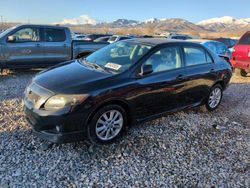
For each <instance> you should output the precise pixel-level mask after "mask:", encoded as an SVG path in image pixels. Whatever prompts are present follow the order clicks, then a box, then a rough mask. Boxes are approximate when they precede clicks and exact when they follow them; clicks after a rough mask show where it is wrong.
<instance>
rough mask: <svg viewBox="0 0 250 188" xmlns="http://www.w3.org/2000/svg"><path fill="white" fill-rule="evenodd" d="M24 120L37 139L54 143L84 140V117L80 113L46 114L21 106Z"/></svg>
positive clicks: (42, 111) (46, 112)
mask: <svg viewBox="0 0 250 188" xmlns="http://www.w3.org/2000/svg"><path fill="white" fill-rule="evenodd" d="M23 110H24V114H25V118H26V120H27V122H28V124H29V125H30V126H31V127H32V129H33V132H34V134H35V135H37V136H38V137H40V138H42V139H44V140H48V141H50V142H54V143H66V142H75V141H80V140H83V139H84V136H85V131H84V130H85V129H84V127H85V126H84V122H85V121H84V119H85V117H84V115H82V114H81V113H69V112H65V111H61V112H56V113H55V112H48V111H44V110H35V109H29V108H28V107H27V106H26V105H25V104H24V106H23Z"/></svg>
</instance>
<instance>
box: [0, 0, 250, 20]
mask: <svg viewBox="0 0 250 188" xmlns="http://www.w3.org/2000/svg"><path fill="white" fill-rule="evenodd" d="M80 15H88V16H90V17H91V18H93V19H96V20H99V21H113V20H116V19H118V18H126V19H135V20H146V19H149V18H184V19H187V20H189V21H192V22H198V21H201V20H204V19H208V18H212V17H221V16H233V17H236V18H248V17H250V0H235V1H232V0H120V1H119V0H105V1H104V0H0V16H3V19H4V20H7V21H12V22H14V21H17V22H27V21H28V20H29V21H30V22H31V23H54V22H59V21H62V20H63V19H71V18H77V17H79V16H80Z"/></svg>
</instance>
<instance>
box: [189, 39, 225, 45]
mask: <svg viewBox="0 0 250 188" xmlns="http://www.w3.org/2000/svg"><path fill="white" fill-rule="evenodd" d="M187 41H189V42H194V43H200V44H204V43H207V42H214V43H220V44H224V43H222V42H220V41H216V40H208V39H189V40H187Z"/></svg>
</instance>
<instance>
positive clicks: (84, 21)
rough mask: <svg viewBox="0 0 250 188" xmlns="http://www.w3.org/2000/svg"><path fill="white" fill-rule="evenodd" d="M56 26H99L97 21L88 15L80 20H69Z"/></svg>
mask: <svg viewBox="0 0 250 188" xmlns="http://www.w3.org/2000/svg"><path fill="white" fill-rule="evenodd" d="M56 24H62V25H67V24H70V25H80V24H91V25H95V24H97V21H96V20H95V19H93V18H90V17H89V16H88V15H81V16H79V17H78V18H68V19H64V20H63V21H61V22H58V23H56Z"/></svg>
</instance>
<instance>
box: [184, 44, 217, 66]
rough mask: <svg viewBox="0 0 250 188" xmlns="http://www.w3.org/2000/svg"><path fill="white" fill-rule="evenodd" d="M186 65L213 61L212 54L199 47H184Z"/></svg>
mask: <svg viewBox="0 0 250 188" xmlns="http://www.w3.org/2000/svg"><path fill="white" fill-rule="evenodd" d="M184 54H185V60H186V66H193V65H201V64H206V63H212V62H213V61H212V58H211V56H210V55H209V54H208V53H207V52H206V51H205V50H204V49H203V48H199V47H184Z"/></svg>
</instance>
